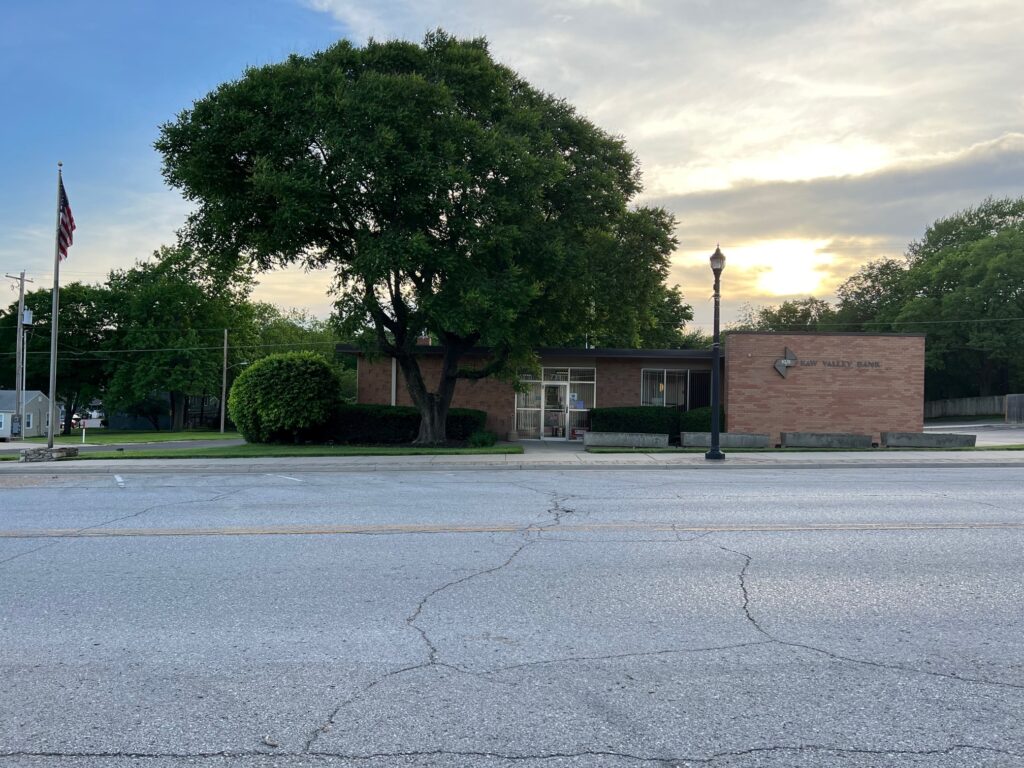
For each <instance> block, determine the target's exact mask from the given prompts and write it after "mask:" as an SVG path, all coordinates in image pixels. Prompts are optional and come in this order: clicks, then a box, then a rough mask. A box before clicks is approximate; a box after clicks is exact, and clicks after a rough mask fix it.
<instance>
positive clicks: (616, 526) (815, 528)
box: [0, 522, 1024, 540]
mask: <svg viewBox="0 0 1024 768" xmlns="http://www.w3.org/2000/svg"><path fill="white" fill-rule="evenodd" d="M1005 529H1024V523H999V522H996V523H974V522H951V523H834V524H833V523H822V524H817V525H815V524H807V525H786V524H777V525H776V524H764V525H689V526H684V525H677V524H672V523H663V522H657V523H655V522H652V523H639V522H630V523H590V524H587V525H570V524H562V525H559V526H558V527H557V529H553V528H543V527H541V526H529V527H523V526H519V525H512V524H494V525H472V524H467V525H441V524H436V525H427V524H419V525H416V524H403V525H321V526H262V527H253V526H238V527H220V528H89V529H84V530H83V529H81V528H39V529H22V530H9V531H2V530H0V539H53V538H56V539H86V538H90V539H91V538H116V537H144V536H345V535H385V534H410V533H430V534H438V533H522V532H524V531H528V532H534V533H555V532H557V533H601V532H604V531H644V532H664V533H742V532H747V533H759V532H760V533H776V532H778V533H783V532H819V531H823V532H828V531H945V530H1005ZM666 540H668V539H666Z"/></svg>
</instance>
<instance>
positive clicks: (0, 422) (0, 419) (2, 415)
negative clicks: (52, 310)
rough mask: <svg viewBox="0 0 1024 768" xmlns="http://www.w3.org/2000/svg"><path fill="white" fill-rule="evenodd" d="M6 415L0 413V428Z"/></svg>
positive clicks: (2, 426)
mask: <svg viewBox="0 0 1024 768" xmlns="http://www.w3.org/2000/svg"><path fill="white" fill-rule="evenodd" d="M57 317H58V318H60V315H57ZM6 415H7V414H6V413H0V429H3V428H4V417H5V416H6Z"/></svg>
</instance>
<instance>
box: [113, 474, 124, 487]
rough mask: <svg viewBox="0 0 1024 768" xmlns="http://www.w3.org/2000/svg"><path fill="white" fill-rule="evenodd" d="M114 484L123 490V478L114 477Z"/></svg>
mask: <svg viewBox="0 0 1024 768" xmlns="http://www.w3.org/2000/svg"><path fill="white" fill-rule="evenodd" d="M114 482H115V483H117V487H118V488H124V478H123V477H121V476H120V475H114Z"/></svg>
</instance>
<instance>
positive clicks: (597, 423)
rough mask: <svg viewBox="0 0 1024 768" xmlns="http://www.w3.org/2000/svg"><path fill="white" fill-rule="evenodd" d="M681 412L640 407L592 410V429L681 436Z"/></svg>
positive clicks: (649, 406) (647, 406)
mask: <svg viewBox="0 0 1024 768" xmlns="http://www.w3.org/2000/svg"><path fill="white" fill-rule="evenodd" d="M679 413H680V412H679V411H677V410H675V409H674V408H659V407H657V406H651V405H639V406H635V407H632V408H592V409H591V411H590V429H591V430H593V431H594V432H644V433H649V434H655V435H670V436H671V435H675V436H676V437H677V438H678V436H679Z"/></svg>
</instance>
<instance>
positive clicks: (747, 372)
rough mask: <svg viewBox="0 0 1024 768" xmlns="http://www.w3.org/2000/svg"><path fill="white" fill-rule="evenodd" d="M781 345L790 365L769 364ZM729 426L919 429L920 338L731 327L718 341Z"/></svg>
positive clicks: (774, 436) (875, 432)
mask: <svg viewBox="0 0 1024 768" xmlns="http://www.w3.org/2000/svg"><path fill="white" fill-rule="evenodd" d="M786 347H789V349H790V350H791V351H792V352H793V353H794V354H795V356H796V358H797V363H796V364H795V365H793V366H792V367H790V368H789V371H788V374H787V376H786V377H785V378H783V377H782V376H780V375H779V374H778V372H776V370H775V368H774V364H775V361H776V360H778V359H779V358H781V357H783V355H784V353H785V349H786ZM725 355H726V364H725V404H726V414H727V415H726V421H727V424H728V428H729V431H730V432H756V433H767V434H769V435H771V440H772V443H773V444H774V443H778V442H779V433H780V432H855V433H859V434H870V435H872V437H873V438H874V439H875V440H876V441H878V440H879V438H880V433H881V432H886V431H889V432H920V431H922V429H923V428H924V337H923V336H911V335H906V336H903V335H891V336H886V335H871V334H802V333H791V334H783V333H778V334H773V333H732V334H730V335H729V336H728V340H727V342H726V344H725Z"/></svg>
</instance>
